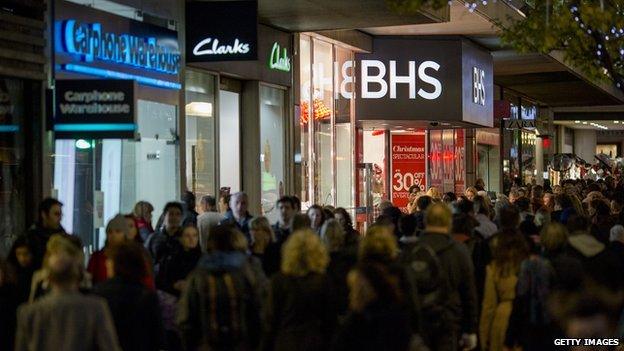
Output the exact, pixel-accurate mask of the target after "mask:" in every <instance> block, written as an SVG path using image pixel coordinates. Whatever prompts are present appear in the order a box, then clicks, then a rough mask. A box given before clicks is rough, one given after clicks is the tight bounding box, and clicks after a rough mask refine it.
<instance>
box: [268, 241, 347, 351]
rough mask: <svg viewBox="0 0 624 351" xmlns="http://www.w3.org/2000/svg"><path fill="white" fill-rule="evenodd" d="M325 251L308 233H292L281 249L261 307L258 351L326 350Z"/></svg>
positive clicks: (329, 326) (330, 316)
mask: <svg viewBox="0 0 624 351" xmlns="http://www.w3.org/2000/svg"><path fill="white" fill-rule="evenodd" d="M328 263H329V255H328V254H327V249H326V248H325V246H324V245H323V243H322V242H321V239H320V238H319V236H318V235H317V234H316V233H314V232H313V231H312V230H310V229H307V230H300V231H297V232H295V233H293V234H292V235H291V236H290V237H289V238H288V240H287V241H286V243H285V244H284V246H283V248H282V263H281V271H280V273H278V274H276V275H275V276H273V278H272V279H271V283H270V288H269V296H268V299H267V305H266V307H265V316H264V320H265V332H264V337H263V341H262V350H265V351H268V350H275V351H282V350H284V351H286V350H299V351H317V350H318V351H321V350H327V348H328V346H329V342H330V340H331V335H332V332H333V328H334V325H335V318H336V316H335V312H334V311H333V306H332V303H331V302H332V300H331V294H332V292H331V291H330V289H329V287H330V285H329V282H328V280H327V278H326V275H325V270H326V268H327V265H328Z"/></svg>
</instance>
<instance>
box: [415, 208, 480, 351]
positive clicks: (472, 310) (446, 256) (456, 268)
mask: <svg viewBox="0 0 624 351" xmlns="http://www.w3.org/2000/svg"><path fill="white" fill-rule="evenodd" d="M425 224H426V227H425V232H424V234H423V235H422V236H421V237H420V242H421V243H422V244H423V245H427V246H429V247H430V248H431V249H433V251H435V253H436V255H437V257H438V260H439V261H440V266H441V267H442V271H443V272H444V273H445V275H446V279H445V283H446V284H447V289H448V294H449V296H448V299H447V300H446V301H447V303H446V306H444V307H445V309H446V310H448V312H450V317H451V318H450V319H451V321H450V325H449V326H446V327H445V328H444V329H446V330H445V331H443V332H442V333H441V334H439V335H435V336H429V337H428V338H426V339H428V340H430V341H431V340H432V341H433V342H434V345H430V347H432V349H436V350H456V349H458V346H461V347H462V348H463V349H468V350H471V349H473V348H475V347H476V344H477V335H476V332H477V294H476V289H475V277H474V268H473V264H472V260H471V257H470V253H469V252H468V249H467V248H466V246H464V245H462V244H461V243H459V242H457V241H455V240H453V238H451V236H450V234H449V233H450V230H451V224H452V213H451V210H450V209H449V208H448V206H447V205H445V204H443V203H436V204H432V205H431V206H429V208H428V209H427V212H426V213H425ZM458 344H459V345H458Z"/></svg>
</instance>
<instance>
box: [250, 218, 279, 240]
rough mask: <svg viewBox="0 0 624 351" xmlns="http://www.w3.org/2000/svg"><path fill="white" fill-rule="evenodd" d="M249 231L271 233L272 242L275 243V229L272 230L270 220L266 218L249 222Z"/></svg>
mask: <svg viewBox="0 0 624 351" xmlns="http://www.w3.org/2000/svg"><path fill="white" fill-rule="evenodd" d="M249 229H250V230H258V231H263V232H266V233H269V236H270V238H271V240H272V241H275V233H274V232H273V228H271V224H270V223H269V220H268V219H267V218H266V217H264V216H260V217H254V218H252V219H251V221H250V222H249Z"/></svg>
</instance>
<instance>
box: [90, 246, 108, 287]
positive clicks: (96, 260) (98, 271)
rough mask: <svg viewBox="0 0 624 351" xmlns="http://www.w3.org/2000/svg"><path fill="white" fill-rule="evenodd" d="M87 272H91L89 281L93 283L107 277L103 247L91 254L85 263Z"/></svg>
mask: <svg viewBox="0 0 624 351" xmlns="http://www.w3.org/2000/svg"><path fill="white" fill-rule="evenodd" d="M87 272H89V273H90V274H91V283H93V285H95V284H98V283H101V282H103V281H105V280H106V279H108V272H107V270H106V253H105V251H104V249H102V250H99V251H96V252H94V253H93V254H91V257H89V263H88V264H87Z"/></svg>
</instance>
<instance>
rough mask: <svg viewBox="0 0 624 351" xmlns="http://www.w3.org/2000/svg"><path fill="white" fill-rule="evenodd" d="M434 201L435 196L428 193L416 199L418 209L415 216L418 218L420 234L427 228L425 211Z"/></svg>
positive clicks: (417, 224) (417, 227)
mask: <svg viewBox="0 0 624 351" xmlns="http://www.w3.org/2000/svg"><path fill="white" fill-rule="evenodd" d="M432 203H433V198H432V197H431V196H428V195H423V196H421V197H419V198H418V199H417V200H416V211H415V212H414V214H413V216H414V217H415V218H416V230H417V231H418V233H417V234H420V233H422V231H423V230H425V212H426V211H427V208H429V206H430V205H431V204H432Z"/></svg>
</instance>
